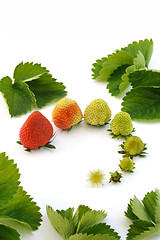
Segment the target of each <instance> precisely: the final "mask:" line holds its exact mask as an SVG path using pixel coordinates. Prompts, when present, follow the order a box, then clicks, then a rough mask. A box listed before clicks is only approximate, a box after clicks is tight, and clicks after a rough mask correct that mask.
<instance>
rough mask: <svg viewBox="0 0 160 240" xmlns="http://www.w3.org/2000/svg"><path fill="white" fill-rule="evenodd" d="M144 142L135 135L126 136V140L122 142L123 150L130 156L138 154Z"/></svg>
mask: <svg viewBox="0 0 160 240" xmlns="http://www.w3.org/2000/svg"><path fill="white" fill-rule="evenodd" d="M144 146H145V145H144V143H143V142H142V140H141V139H140V138H139V137H137V136H131V137H129V138H127V140H126V142H125V143H124V150H125V152H126V153H128V154H129V155H131V156H135V155H139V154H141V152H142V151H143V149H144Z"/></svg>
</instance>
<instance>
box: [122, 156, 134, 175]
mask: <svg viewBox="0 0 160 240" xmlns="http://www.w3.org/2000/svg"><path fill="white" fill-rule="evenodd" d="M119 166H120V168H121V169H122V171H124V172H132V170H133V168H134V162H133V160H132V159H131V158H129V157H124V158H123V159H122V160H121V161H120V164H119Z"/></svg>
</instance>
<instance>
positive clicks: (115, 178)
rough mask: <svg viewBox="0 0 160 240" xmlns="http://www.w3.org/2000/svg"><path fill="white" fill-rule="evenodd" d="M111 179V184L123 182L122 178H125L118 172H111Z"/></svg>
mask: <svg viewBox="0 0 160 240" xmlns="http://www.w3.org/2000/svg"><path fill="white" fill-rule="evenodd" d="M110 174H111V177H110V180H109V182H115V183H116V182H121V178H122V177H123V176H122V174H121V173H119V172H118V171H115V172H110Z"/></svg>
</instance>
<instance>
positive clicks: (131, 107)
mask: <svg viewBox="0 0 160 240" xmlns="http://www.w3.org/2000/svg"><path fill="white" fill-rule="evenodd" d="M122 106H123V107H122V111H124V112H128V113H129V114H130V116H131V118H132V119H147V120H148V119H160V88H158V87H157V88H154V87H136V88H133V89H132V90H131V91H129V92H127V94H126V96H125V97H124V98H123V102H122Z"/></svg>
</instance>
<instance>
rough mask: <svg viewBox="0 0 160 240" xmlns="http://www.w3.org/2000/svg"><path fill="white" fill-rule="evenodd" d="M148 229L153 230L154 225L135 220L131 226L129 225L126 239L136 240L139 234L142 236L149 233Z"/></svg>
mask: <svg viewBox="0 0 160 240" xmlns="http://www.w3.org/2000/svg"><path fill="white" fill-rule="evenodd" d="M150 227H151V228H154V225H153V224H152V223H151V222H146V221H142V220H135V221H134V222H133V224H131V225H130V228H129V230H128V234H127V238H126V239H127V240H135V239H137V240H138V239H139V236H140V235H141V234H143V233H144V232H148V231H150ZM140 239H141V238H140ZM140 239H139V240H140ZM142 239H147V238H142Z"/></svg>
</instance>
